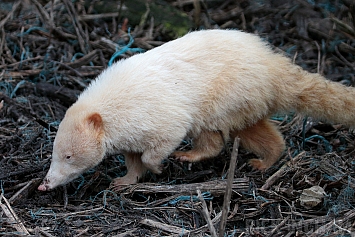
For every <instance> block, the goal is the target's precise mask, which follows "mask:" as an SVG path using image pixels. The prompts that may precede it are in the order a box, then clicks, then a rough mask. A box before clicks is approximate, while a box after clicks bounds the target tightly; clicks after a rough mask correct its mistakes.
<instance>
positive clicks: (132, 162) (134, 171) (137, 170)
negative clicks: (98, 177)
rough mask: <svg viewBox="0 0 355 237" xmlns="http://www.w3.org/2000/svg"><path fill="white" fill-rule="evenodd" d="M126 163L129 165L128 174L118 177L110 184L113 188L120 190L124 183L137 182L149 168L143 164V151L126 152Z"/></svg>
mask: <svg viewBox="0 0 355 237" xmlns="http://www.w3.org/2000/svg"><path fill="white" fill-rule="evenodd" d="M124 156H125V164H126V167H127V174H126V175H125V176H123V177H119V178H116V179H114V180H113V181H112V183H111V184H110V187H111V188H112V189H113V190H119V189H120V188H121V186H122V185H126V184H135V183H137V182H138V181H139V179H140V178H141V177H142V176H143V175H144V174H145V172H146V171H147V168H146V167H145V166H144V165H143V163H142V160H141V156H142V154H141V153H132V152H129V153H125V154H124Z"/></svg>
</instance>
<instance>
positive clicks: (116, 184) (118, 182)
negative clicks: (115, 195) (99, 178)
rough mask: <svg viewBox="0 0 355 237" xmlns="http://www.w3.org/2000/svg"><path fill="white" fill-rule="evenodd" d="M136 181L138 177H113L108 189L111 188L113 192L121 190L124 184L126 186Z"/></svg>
mask: <svg viewBox="0 0 355 237" xmlns="http://www.w3.org/2000/svg"><path fill="white" fill-rule="evenodd" d="M137 182H138V178H137V179H131V178H129V177H126V176H123V177H120V178H116V179H114V180H113V181H112V182H111V183H110V187H109V189H111V190H112V191H114V192H118V191H121V190H122V189H124V188H125V187H126V186H128V185H130V184H136V183H137Z"/></svg>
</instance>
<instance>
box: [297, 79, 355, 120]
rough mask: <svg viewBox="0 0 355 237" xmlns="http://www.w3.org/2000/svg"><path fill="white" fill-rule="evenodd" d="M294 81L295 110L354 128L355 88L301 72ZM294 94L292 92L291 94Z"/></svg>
mask: <svg viewBox="0 0 355 237" xmlns="http://www.w3.org/2000/svg"><path fill="white" fill-rule="evenodd" d="M299 79H300V80H296V81H295V83H296V85H295V88H293V89H294V90H296V91H297V92H296V93H295V94H294V96H295V97H294V99H295V101H294V102H295V103H294V105H295V109H296V110H297V112H300V113H302V114H305V115H309V116H312V117H315V118H317V119H320V120H322V121H326V122H330V123H341V124H344V125H347V126H349V127H355V88H353V87H346V86H344V85H342V84H340V83H337V82H332V81H329V80H326V79H325V78H324V77H322V76H321V75H319V74H312V73H308V72H303V73H302V75H301V76H300V78H299ZM293 93H294V92H293Z"/></svg>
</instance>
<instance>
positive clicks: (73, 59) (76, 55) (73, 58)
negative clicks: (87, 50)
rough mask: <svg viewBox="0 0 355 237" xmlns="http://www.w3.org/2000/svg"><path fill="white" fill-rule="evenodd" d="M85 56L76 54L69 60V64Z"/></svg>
mask: <svg viewBox="0 0 355 237" xmlns="http://www.w3.org/2000/svg"><path fill="white" fill-rule="evenodd" d="M84 55H85V54H83V53H76V54H74V55H73V57H72V59H71V60H70V61H71V62H74V61H75V60H76V58H77V57H78V56H80V57H83V56H84Z"/></svg>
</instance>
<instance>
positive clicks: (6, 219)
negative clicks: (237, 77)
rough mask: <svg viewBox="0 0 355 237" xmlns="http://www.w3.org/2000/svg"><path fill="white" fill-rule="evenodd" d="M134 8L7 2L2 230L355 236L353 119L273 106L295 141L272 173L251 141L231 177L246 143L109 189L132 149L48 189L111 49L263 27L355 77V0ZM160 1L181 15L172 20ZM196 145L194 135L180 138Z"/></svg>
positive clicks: (302, 60) (3, 19) (2, 66)
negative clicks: (86, 92) (59, 140)
mask: <svg viewBox="0 0 355 237" xmlns="http://www.w3.org/2000/svg"><path fill="white" fill-rule="evenodd" d="M100 2H104V5H105V6H106V8H108V9H101V8H99V6H98V5H95V4H99V3H100ZM142 2H143V1H142ZM121 3H122V4H121ZM130 3H131V5H129V4H130ZM138 5H139V4H137V8H138ZM110 6H114V7H110ZM134 6H135V5H133V7H132V2H130V1H123V0H122V1H84V0H77V1H69V0H61V1H57V0H53V1H40V2H38V0H28V1H10V0H6V1H1V2H0V36H1V37H0V90H1V92H0V101H3V102H2V104H0V107H1V109H0V187H1V191H0V193H1V196H0V207H1V208H0V235H1V236H25V235H30V236H217V235H219V236H258V237H259V236H354V235H355V226H354V224H355V208H354V204H355V202H354V201H355V200H354V188H355V161H354V144H355V143H354V141H355V137H354V133H353V130H351V129H349V128H346V127H344V126H342V125H341V124H326V123H322V122H321V121H316V120H314V119H312V118H311V117H303V116H300V115H297V114H287V115H281V114H280V115H275V116H273V117H272V119H273V121H274V122H275V123H277V124H278V126H279V128H280V130H281V131H282V132H283V135H284V138H285V140H286V144H287V150H286V151H285V153H284V155H283V156H282V157H281V159H280V160H279V162H277V163H276V164H275V165H274V166H273V167H272V168H270V169H268V170H267V171H266V172H260V171H255V170H252V169H251V167H250V166H249V165H248V163H247V161H248V160H249V159H250V158H254V157H255V155H254V154H251V153H249V152H247V151H246V150H244V149H243V148H240V149H239V153H238V159H237V164H236V169H235V172H234V179H231V180H232V181H233V183H232V186H228V185H227V177H233V176H228V175H227V174H228V168H229V166H230V165H233V159H231V156H232V157H233V155H235V153H234V152H233V151H234V150H232V145H233V144H228V146H227V148H226V149H225V150H224V151H223V152H222V153H221V154H220V155H219V156H218V157H217V158H215V159H212V160H208V161H204V162H199V163H195V164H187V163H184V164H181V163H179V162H177V161H175V160H174V159H172V158H169V159H167V160H166V161H165V162H164V171H163V173H162V174H161V175H158V176H157V175H154V174H151V173H148V174H147V175H146V176H145V177H144V179H143V180H142V182H141V183H139V184H137V185H130V186H127V187H126V188H124V189H123V190H121V191H120V192H118V193H115V192H113V191H112V190H109V189H108V187H109V184H110V182H111V180H112V179H113V178H115V177H119V176H122V175H124V173H125V171H126V170H125V165H124V158H123V157H122V156H121V155H120V154H116V155H112V156H108V157H107V158H106V159H105V160H104V161H103V162H102V163H101V164H100V165H99V166H98V167H96V168H95V169H92V170H90V171H89V172H86V173H85V174H83V175H82V176H80V178H78V179H76V180H75V181H73V182H71V183H69V184H68V185H66V186H65V187H59V188H56V189H55V190H53V191H50V192H40V191H37V187H38V185H39V184H40V182H41V180H42V179H43V177H44V176H45V174H46V172H47V171H48V168H49V165H50V161H51V151H52V145H53V140H54V137H55V135H56V129H57V127H58V124H59V123H60V121H61V119H62V118H63V116H64V113H65V111H66V109H67V108H68V107H69V106H70V105H71V104H72V103H74V102H75V100H76V98H77V96H78V95H79V94H80V92H81V91H82V90H83V89H84V88H85V87H86V86H87V85H88V84H89V82H90V81H91V80H92V79H94V78H95V77H96V76H97V75H98V74H99V73H100V72H101V71H102V70H103V69H104V68H106V67H107V65H108V63H109V61H110V60H111V59H112V60H116V61H117V60H120V59H123V58H127V57H129V56H131V55H133V54H135V53H137V52H142V51H145V50H149V49H151V48H154V47H157V46H159V45H161V44H163V43H164V42H166V41H169V40H172V39H173V38H175V37H177V36H179V35H182V34H184V33H185V32H187V31H189V30H195V29H208V28H222V29H227V28H228V29H240V30H244V31H246V32H252V33H255V34H258V35H260V36H261V37H262V38H264V39H265V40H266V41H268V42H269V43H270V44H271V45H272V46H273V47H274V48H275V51H283V52H284V53H285V54H286V55H287V56H288V57H290V58H291V60H293V62H294V63H296V64H298V65H300V66H301V67H303V68H304V69H305V70H307V71H310V72H319V73H320V74H322V75H324V76H325V77H326V78H327V79H329V80H333V81H337V82H339V83H343V84H345V85H348V86H354V85H355V3H354V1H352V0H342V1H341V0H334V1H330V0H318V1H317V0H308V1H306V0H296V1H294V0H285V1H282V0H258V1H248V0H235V1H232V0H226V1H220V0H205V1H193V0H176V1H174V0H168V1H148V2H147V3H146V4H145V3H144V4H143V11H142V12H138V11H134V10H136V9H132V8H134ZM127 9H128V11H127ZM156 9H158V12H159V11H160V12H165V11H167V12H168V13H164V14H163V15H165V16H163V17H161V16H158V15H156V14H157V13H156V11H155V10H156ZM159 9H160V10H159ZM167 9H168V10H167ZM129 11H131V12H129ZM132 12H133V13H132ZM170 13H171V15H170ZM174 17H177V19H178V20H176V21H174V22H176V23H171V22H170V19H173V18H174ZM135 18H136V20H135ZM174 19H175V18H174ZM130 35H131V38H130ZM132 39H133V42H132ZM212 47H218V45H212ZM116 52H120V53H117V55H116V57H115V58H112V56H113V55H114V54H115V53H116ZM226 53H228V52H226ZM295 89H297V88H295ZM189 148H191V142H190V141H189V140H186V141H183V142H182V144H181V147H180V148H179V149H189ZM231 161H232V162H231ZM231 173H233V172H231ZM228 187H229V189H228ZM226 190H227V191H226ZM230 191H231V199H230V202H224V199H225V197H227V195H225V194H226V192H230ZM198 192H200V193H201V194H200V195H198ZM227 201H228V200H227ZM224 203H225V204H224ZM227 204H229V205H227ZM223 207H224V208H228V207H229V212H223ZM225 215H227V220H226V222H224V217H225ZM221 223H222V224H221ZM224 224H225V225H226V226H225V228H224V227H223V226H224ZM220 225H222V227H220ZM216 233H217V235H216Z"/></svg>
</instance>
